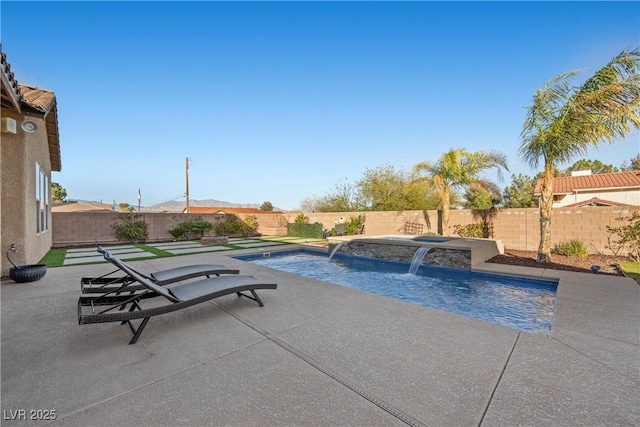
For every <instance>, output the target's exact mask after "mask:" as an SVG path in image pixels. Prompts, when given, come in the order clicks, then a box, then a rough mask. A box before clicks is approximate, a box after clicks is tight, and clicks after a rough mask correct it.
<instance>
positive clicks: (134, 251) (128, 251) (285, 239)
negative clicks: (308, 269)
mask: <svg viewBox="0 0 640 427" xmlns="http://www.w3.org/2000/svg"><path fill="white" fill-rule="evenodd" d="M312 241H320V240H319V239H309V238H303V237H289V236H269V237H266V238H263V239H258V238H230V239H229V245H231V246H225V245H212V246H210V245H203V244H201V243H200V242H199V241H197V240H195V241H194V240H189V241H180V242H163V243H147V244H145V246H149V247H151V248H154V249H157V250H161V251H165V252H168V253H170V254H172V255H188V254H196V253H205V252H220V251H228V250H232V249H238V248H243V249H249V248H259V247H271V246H280V245H284V244H286V243H308V242H312ZM105 248H106V249H108V250H109V252H111V253H112V254H114V255H117V256H118V258H120V259H123V260H131V259H150V258H157V257H158V255H157V254H155V253H153V252H149V251H147V250H144V249H142V248H139V247H137V246H134V245H117V246H105ZM98 262H106V261H105V260H104V257H103V256H102V255H100V254H99V253H98V252H97V251H96V248H95V247H90V248H79V249H69V250H67V254H66V256H65V259H64V263H63V265H78V264H89V263H98Z"/></svg>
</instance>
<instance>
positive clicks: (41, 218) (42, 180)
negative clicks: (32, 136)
mask: <svg viewBox="0 0 640 427" xmlns="http://www.w3.org/2000/svg"><path fill="white" fill-rule="evenodd" d="M47 230H49V178H48V177H47V175H46V174H45V173H44V171H43V170H42V168H41V167H40V165H39V164H38V163H37V162H36V232H37V233H42V232H45V231H47Z"/></svg>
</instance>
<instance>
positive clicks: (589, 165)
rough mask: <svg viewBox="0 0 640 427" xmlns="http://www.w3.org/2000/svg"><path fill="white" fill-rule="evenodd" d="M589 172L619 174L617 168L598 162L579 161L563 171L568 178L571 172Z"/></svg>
mask: <svg viewBox="0 0 640 427" xmlns="http://www.w3.org/2000/svg"><path fill="white" fill-rule="evenodd" d="M584 170H590V171H591V173H592V174H598V173H612V172H620V171H619V170H618V168H617V167H615V166H613V165H608V164H604V163H602V162H601V161H600V160H589V159H580V160H578V161H577V162H575V163H574V164H573V165H571V166H569V167H568V168H567V169H565V170H564V171H563V174H564V175H566V176H570V175H571V172H575V171H584Z"/></svg>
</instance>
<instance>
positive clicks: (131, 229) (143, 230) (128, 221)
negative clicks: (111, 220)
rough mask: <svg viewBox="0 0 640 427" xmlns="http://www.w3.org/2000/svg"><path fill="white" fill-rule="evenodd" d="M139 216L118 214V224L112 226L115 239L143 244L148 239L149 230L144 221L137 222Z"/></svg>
mask: <svg viewBox="0 0 640 427" xmlns="http://www.w3.org/2000/svg"><path fill="white" fill-rule="evenodd" d="M138 216H139V215H135V214H131V213H125V214H120V221H122V222H121V223H120V224H113V225H112V227H113V228H114V230H115V232H116V239H118V240H123V241H127V242H144V241H145V240H147V239H148V238H149V230H148V227H147V223H146V222H144V220H138V219H137V218H138Z"/></svg>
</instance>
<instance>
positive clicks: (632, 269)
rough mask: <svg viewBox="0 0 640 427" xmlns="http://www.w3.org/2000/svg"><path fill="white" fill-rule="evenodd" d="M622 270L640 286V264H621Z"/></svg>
mask: <svg viewBox="0 0 640 427" xmlns="http://www.w3.org/2000/svg"><path fill="white" fill-rule="evenodd" d="M620 269H621V270H622V271H623V272H624V274H626V275H627V276H629V277H631V278H632V279H633V280H635V281H636V282H638V284H639V285H640V262H621V263H620Z"/></svg>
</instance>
